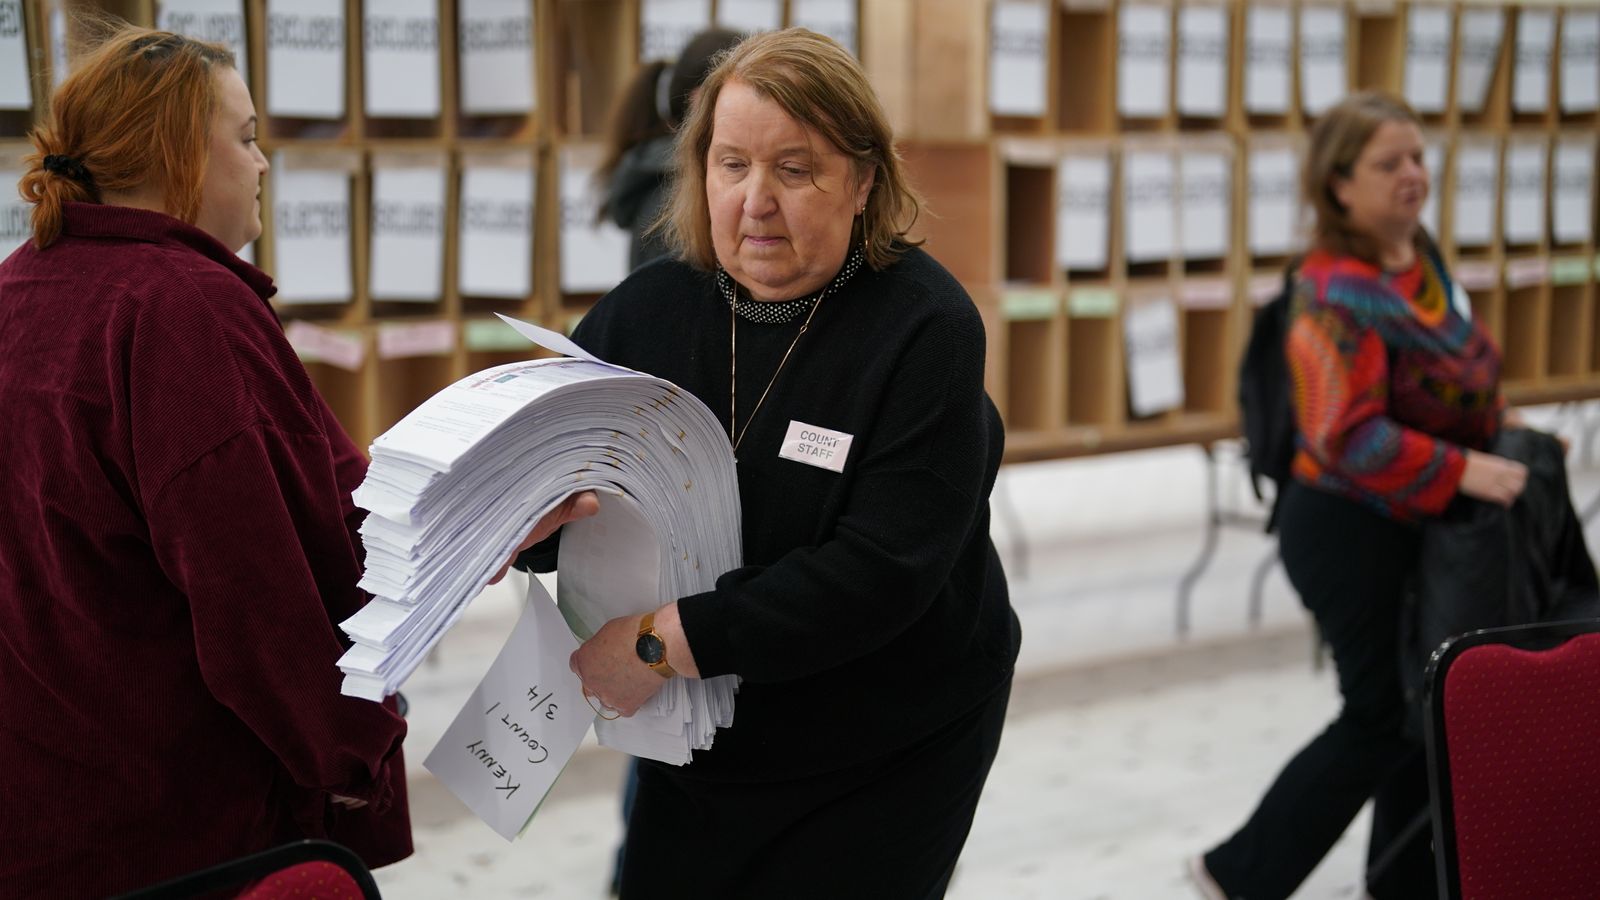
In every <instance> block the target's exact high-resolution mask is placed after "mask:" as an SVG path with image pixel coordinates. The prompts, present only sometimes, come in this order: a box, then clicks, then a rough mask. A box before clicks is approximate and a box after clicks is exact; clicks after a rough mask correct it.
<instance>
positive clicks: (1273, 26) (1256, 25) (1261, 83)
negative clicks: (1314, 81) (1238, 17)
mask: <svg viewBox="0 0 1600 900" xmlns="http://www.w3.org/2000/svg"><path fill="white" fill-rule="evenodd" d="M1290 15H1291V13H1290V12H1289V8H1288V7H1287V6H1273V5H1267V4H1255V5H1252V6H1250V7H1249V8H1248V9H1247V10H1246V11H1245V32H1244V51H1245V61H1244V109H1245V112H1247V113H1254V114H1259V115H1271V116H1279V115H1283V114H1285V113H1287V112H1288V111H1289V58H1290V50H1291V49H1292V48H1291V35H1292V34H1293V28H1292V26H1293V21H1292V20H1291V19H1290Z"/></svg>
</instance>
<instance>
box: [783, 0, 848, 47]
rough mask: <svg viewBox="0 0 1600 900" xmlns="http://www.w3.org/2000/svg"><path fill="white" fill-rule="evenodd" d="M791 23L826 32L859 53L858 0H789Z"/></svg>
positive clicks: (818, 31) (821, 32)
mask: <svg viewBox="0 0 1600 900" xmlns="http://www.w3.org/2000/svg"><path fill="white" fill-rule="evenodd" d="M789 24H790V25H798V26H800V27H801V28H809V29H811V30H812V31H815V32H817V33H818V34H825V35H827V36H828V37H831V38H833V39H834V40H836V41H838V42H839V43H840V44H842V45H844V48H845V49H846V50H849V51H850V52H851V53H859V52H860V48H859V47H858V46H857V44H856V0H789Z"/></svg>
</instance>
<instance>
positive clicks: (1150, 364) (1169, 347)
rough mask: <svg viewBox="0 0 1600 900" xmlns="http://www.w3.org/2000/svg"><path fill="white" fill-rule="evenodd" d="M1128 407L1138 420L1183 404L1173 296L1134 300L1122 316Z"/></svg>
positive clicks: (1131, 300) (1176, 313) (1181, 363)
mask: <svg viewBox="0 0 1600 900" xmlns="http://www.w3.org/2000/svg"><path fill="white" fill-rule="evenodd" d="M1122 337H1123V347H1124V350H1125V353H1126V359H1127V372H1128V406H1129V408H1130V409H1131V410H1132V412H1133V414H1134V415H1135V416H1137V417H1141V418H1142V417H1144V416H1153V415H1155V414H1157V413H1162V412H1166V411H1167V410H1169V409H1176V408H1177V407H1179V406H1182V405H1183V359H1182V356H1181V351H1180V350H1179V347H1178V305H1177V304H1176V303H1174V302H1173V300H1172V298H1171V297H1149V298H1144V299H1131V298H1130V300H1129V301H1128V304H1127V306H1126V308H1125V311H1124V312H1123V314H1122Z"/></svg>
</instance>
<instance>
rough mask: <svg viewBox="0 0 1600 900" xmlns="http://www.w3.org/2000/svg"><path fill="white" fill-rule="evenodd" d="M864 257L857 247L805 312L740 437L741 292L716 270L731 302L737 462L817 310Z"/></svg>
mask: <svg viewBox="0 0 1600 900" xmlns="http://www.w3.org/2000/svg"><path fill="white" fill-rule="evenodd" d="M863 258H864V254H863V253H862V251H861V248H859V247H857V248H856V249H855V250H853V251H852V252H851V253H850V256H849V257H848V258H846V259H845V263H844V267H843V268H842V269H840V270H839V274H838V275H836V276H834V279H833V281H831V282H829V283H828V285H827V286H826V287H824V288H823V289H822V291H821V292H820V293H818V294H817V299H816V300H815V301H813V302H812V304H811V309H810V310H809V311H808V312H807V313H806V320H805V321H804V322H801V323H800V330H799V331H798V332H796V333H795V336H794V340H792V341H790V342H789V349H787V350H785V351H783V358H782V359H780V360H778V367H777V368H776V369H774V370H773V372H772V377H771V378H769V379H767V386H766V387H765V388H764V389H762V391H761V396H760V397H758V398H756V406H755V409H752V410H750V418H748V419H745V420H744V427H743V428H740V429H738V433H737V434H735V432H734V429H735V427H736V425H737V423H738V421H739V316H738V310H739V290H738V288H737V287H735V286H734V281H733V276H731V275H729V274H728V273H727V270H725V269H723V268H722V267H721V266H718V267H717V283H718V286H719V287H721V288H722V291H723V295H724V296H725V297H726V299H727V301H728V443H730V444H732V445H733V461H734V462H735V463H737V462H738V461H739V445H740V444H741V443H743V442H744V436H745V432H747V431H749V430H750V423H752V422H754V421H755V420H756V413H759V412H761V404H763V403H765V402H766V400H767V395H768V394H770V393H772V386H773V385H774V384H777V383H778V374H779V373H780V372H782V371H783V367H784V365H785V364H786V363H788V362H789V354H791V353H793V352H794V348H795V346H796V345H797V344H799V343H800V338H802V337H804V336H805V333H806V331H807V329H809V328H810V327H811V319H812V317H814V316H815V315H816V314H817V308H818V307H820V306H822V301H823V300H824V299H825V298H826V297H827V296H828V295H829V294H831V293H833V292H834V291H836V290H837V289H838V288H839V286H840V285H842V284H844V283H845V282H846V281H849V280H850V277H851V276H852V275H854V274H855V273H856V269H858V268H860V267H861V263H862V262H863Z"/></svg>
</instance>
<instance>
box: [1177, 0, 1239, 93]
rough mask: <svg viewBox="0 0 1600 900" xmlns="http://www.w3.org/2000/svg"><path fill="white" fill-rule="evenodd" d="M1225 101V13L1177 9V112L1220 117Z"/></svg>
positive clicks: (1213, 8) (1202, 7) (1210, 8)
mask: <svg viewBox="0 0 1600 900" xmlns="http://www.w3.org/2000/svg"><path fill="white" fill-rule="evenodd" d="M1227 99H1228V10H1227V7H1225V6H1219V5H1211V4H1199V3H1194V4H1184V5H1183V6H1180V7H1178V113H1179V114H1180V115H1185V116H1196V117H1206V118H1220V117H1221V116H1222V114H1223V112H1225V111H1226V109H1227Z"/></svg>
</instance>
